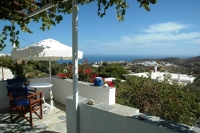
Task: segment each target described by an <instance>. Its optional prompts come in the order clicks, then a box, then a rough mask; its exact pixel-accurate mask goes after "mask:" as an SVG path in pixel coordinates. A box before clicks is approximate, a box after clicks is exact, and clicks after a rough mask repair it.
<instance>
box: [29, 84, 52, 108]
mask: <svg viewBox="0 0 200 133" xmlns="http://www.w3.org/2000/svg"><path fill="white" fill-rule="evenodd" d="M29 86H30V87H31V88H36V89H37V88H41V89H45V90H44V93H43V96H42V100H43V101H44V105H45V106H47V107H46V108H45V109H44V111H45V110H46V109H47V108H48V107H50V109H51V108H53V94H52V90H51V87H52V86H53V84H51V83H45V82H40V83H32V84H30V85H29ZM47 90H50V92H49V93H50V105H49V104H47V103H46V101H45V98H44V96H45V94H46V91H47Z"/></svg>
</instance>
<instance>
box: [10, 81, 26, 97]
mask: <svg viewBox="0 0 200 133" xmlns="http://www.w3.org/2000/svg"><path fill="white" fill-rule="evenodd" d="M24 82H25V78H17V79H7V91H8V93H11V94H12V97H13V98H17V97H19V96H23V97H24V98H25V97H26V96H28V87H27V86H24Z"/></svg>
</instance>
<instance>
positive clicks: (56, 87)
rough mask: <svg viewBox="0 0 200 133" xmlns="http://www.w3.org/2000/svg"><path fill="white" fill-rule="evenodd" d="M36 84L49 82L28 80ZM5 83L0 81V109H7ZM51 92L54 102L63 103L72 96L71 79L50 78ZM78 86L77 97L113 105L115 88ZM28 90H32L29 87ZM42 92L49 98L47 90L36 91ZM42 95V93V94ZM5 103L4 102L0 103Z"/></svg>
mask: <svg viewBox="0 0 200 133" xmlns="http://www.w3.org/2000/svg"><path fill="white" fill-rule="evenodd" d="M38 82H48V83H49V82H50V80H49V77H44V78H33V79H30V84H31V83H38ZM6 84H7V81H0V101H1V103H0V109H3V108H8V107H9V103H8V96H7V95H6V94H7V89H6ZM52 84H53V86H52V92H53V96H54V100H55V101H57V102H59V103H62V104H66V103H65V98H66V97H67V96H70V95H73V81H72V80H71V79H61V78H57V77H52ZM78 85H79V95H80V96H83V97H87V98H89V99H93V100H94V101H100V102H104V103H107V104H114V103H115V91H116V89H115V88H110V87H102V86H101V87H95V86H93V84H91V83H86V82H78ZM29 89H33V88H31V87H29ZM37 90H42V91H43V92H44V91H45V90H47V91H46V94H45V99H49V98H50V94H49V89H48V88H43V89H37ZM43 94H44V93H43ZM2 101H5V102H2Z"/></svg>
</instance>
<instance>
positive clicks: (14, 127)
mask: <svg viewBox="0 0 200 133" xmlns="http://www.w3.org/2000/svg"><path fill="white" fill-rule="evenodd" d="M65 110H66V109H65V105H62V104H60V103H57V102H55V108H53V109H49V110H47V111H45V112H43V119H39V118H38V117H37V116H36V115H33V123H34V126H33V127H31V126H30V124H29V122H27V121H26V120H25V119H24V118H21V119H19V120H17V121H16V122H15V123H10V113H9V109H8V108H7V109H2V110H0V133H58V132H59V133H66V132H67V129H66V113H65Z"/></svg>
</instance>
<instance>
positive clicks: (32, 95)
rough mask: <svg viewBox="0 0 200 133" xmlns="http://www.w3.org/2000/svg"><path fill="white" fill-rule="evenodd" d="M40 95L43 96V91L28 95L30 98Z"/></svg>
mask: <svg viewBox="0 0 200 133" xmlns="http://www.w3.org/2000/svg"><path fill="white" fill-rule="evenodd" d="M37 95H40V98H41V97H42V91H38V92H36V93H32V94H30V95H28V96H27V98H28V99H31V98H34V97H35V96H37Z"/></svg>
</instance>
